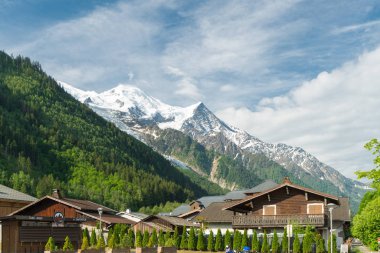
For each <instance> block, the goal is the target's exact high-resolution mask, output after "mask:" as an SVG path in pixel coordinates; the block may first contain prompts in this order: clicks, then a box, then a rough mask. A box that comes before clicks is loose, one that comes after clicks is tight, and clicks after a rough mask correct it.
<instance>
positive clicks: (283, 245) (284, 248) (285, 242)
mask: <svg viewBox="0 0 380 253" xmlns="http://www.w3.org/2000/svg"><path fill="white" fill-rule="evenodd" d="M281 252H282V253H285V252H288V232H287V229H286V228H285V229H284V234H283V236H282V240H281ZM288 253H290V252H288Z"/></svg>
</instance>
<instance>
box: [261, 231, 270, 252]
mask: <svg viewBox="0 0 380 253" xmlns="http://www.w3.org/2000/svg"><path fill="white" fill-rule="evenodd" d="M261 252H262V253H269V243H268V237H267V231H266V230H264V237H263V244H262V245H261Z"/></svg>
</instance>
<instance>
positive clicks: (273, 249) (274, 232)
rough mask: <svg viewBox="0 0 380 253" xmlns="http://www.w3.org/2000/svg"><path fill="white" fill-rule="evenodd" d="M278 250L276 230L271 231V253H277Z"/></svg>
mask: <svg viewBox="0 0 380 253" xmlns="http://www.w3.org/2000/svg"><path fill="white" fill-rule="evenodd" d="M279 248H280V245H279V243H278V236H277V232H276V229H275V230H274V231H273V239H272V251H271V252H272V253H278V250H279Z"/></svg>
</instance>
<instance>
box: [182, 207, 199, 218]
mask: <svg viewBox="0 0 380 253" xmlns="http://www.w3.org/2000/svg"><path fill="white" fill-rule="evenodd" d="M202 210H203V209H200V208H198V209H194V210H190V211H188V212H187V213H183V214H181V215H178V216H177V217H178V218H182V219H187V218H188V217H193V216H194V215H197V214H198V213H200V212H201V211H202Z"/></svg>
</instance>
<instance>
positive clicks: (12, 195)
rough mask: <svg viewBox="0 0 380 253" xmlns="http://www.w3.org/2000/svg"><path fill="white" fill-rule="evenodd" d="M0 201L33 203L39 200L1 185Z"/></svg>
mask: <svg viewBox="0 0 380 253" xmlns="http://www.w3.org/2000/svg"><path fill="white" fill-rule="evenodd" d="M0 199H7V200H16V201H25V202H32V201H36V200H37V199H36V198H35V197H32V196H30V195H28V194H25V193H22V192H19V191H16V190H15V189H12V188H9V187H7V186H5V185H2V184H0Z"/></svg>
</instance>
